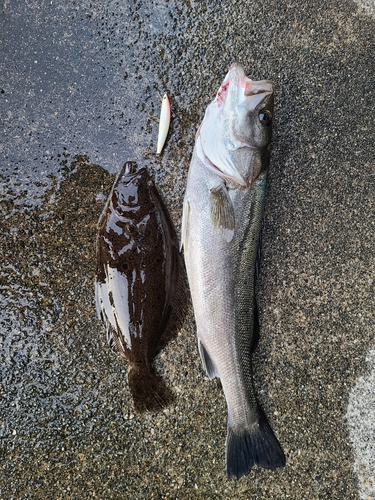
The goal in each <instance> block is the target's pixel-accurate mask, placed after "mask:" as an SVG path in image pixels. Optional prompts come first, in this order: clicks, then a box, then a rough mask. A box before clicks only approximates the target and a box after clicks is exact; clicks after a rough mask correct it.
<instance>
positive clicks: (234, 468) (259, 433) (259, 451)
mask: <svg viewBox="0 0 375 500" xmlns="http://www.w3.org/2000/svg"><path fill="white" fill-rule="evenodd" d="M257 412H258V416H259V421H258V424H257V425H256V427H255V429H254V428H251V429H249V428H247V429H244V430H242V431H241V432H238V433H237V432H235V431H234V430H233V429H232V428H230V427H229V425H228V434H227V443H226V447H227V460H226V473H227V476H228V477H236V478H237V479H239V478H240V477H241V476H244V475H246V474H248V473H249V472H250V470H251V468H252V467H253V466H254V465H258V466H259V467H263V468H265V469H277V468H278V467H282V466H284V465H285V455H284V452H283V450H282V449H281V446H280V444H279V442H278V440H277V438H276V436H275V434H274V433H273V430H272V429H271V427H270V425H269V423H268V422H267V418H266V416H265V414H264V412H263V410H262V409H261V408H260V407H259V406H258V410H257Z"/></svg>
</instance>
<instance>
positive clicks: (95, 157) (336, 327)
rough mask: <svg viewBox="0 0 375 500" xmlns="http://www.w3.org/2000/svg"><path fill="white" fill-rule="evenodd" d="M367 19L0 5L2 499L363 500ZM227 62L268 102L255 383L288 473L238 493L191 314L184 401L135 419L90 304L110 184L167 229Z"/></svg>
mask: <svg viewBox="0 0 375 500" xmlns="http://www.w3.org/2000/svg"><path fill="white" fill-rule="evenodd" d="M366 5H367V10H362V9H361V7H359V6H358V5H357V4H355V3H354V2H351V1H349V0H347V1H344V2H343V1H338V0H336V1H335V0H327V1H326V2H320V1H318V0H307V1H303V2H292V3H284V2H280V1H270V2H264V1H263V0H255V1H252V2H250V1H248V0H245V1H242V2H235V1H234V0H228V1H226V2H217V1H213V0H205V1H200V2H198V1H194V2H193V1H189V0H169V1H167V0H158V1H156V0H140V1H138V2H137V1H134V2H130V3H129V2H126V1H109V0H106V1H102V2H90V1H88V0H81V1H80V2H77V1H75V0H66V1H64V2H54V1H50V0H49V1H46V0H44V1H43V0H27V1H25V0H22V1H21V0H19V1H17V0H12V1H9V0H2V1H0V49H1V54H0V92H1V93H0V103H1V104H0V106H1V131H2V134H1V146H0V152H1V170H0V194H1V219H0V220H1V222H0V227H1V232H0V245H1V252H2V266H1V270H0V279H1V309H0V335H1V337H0V338H1V352H0V359H1V370H2V375H1V386H0V391H1V392H0V401H1V403H0V404H1V406H0V418H1V420H0V452H1V473H0V498H1V499H2V500H11V499H17V500H18V499H77V500H80V499H88V498H98V499H99V498H100V499H103V500H104V499H127V498H137V499H143V498H144V499H153V498H155V499H162V498H163V499H164V498H176V499H193V498H194V499H210V498H211V499H215V500H216V499H240V498H241V499H254V500H255V499H257V500H258V499H309V500H310V499H327V500H328V499H329V500H332V499H358V498H364V499H373V498H375V486H374V477H375V471H374V468H375V466H374V462H375V450H374V431H373V429H374V425H375V402H374V389H373V385H374V380H375V374H374V373H373V371H371V370H374V369H375V368H374V367H375V363H374V351H372V352H371V353H370V354H368V353H369V352H370V351H371V349H373V348H374V338H373V332H374V330H375V319H374V318H375V316H374V313H373V310H374V279H375V261H374V247H375V236H374V229H375V227H374V224H375V222H374V221H375V202H374V195H375V168H374V151H375V145H374V144H375V140H374V113H373V109H374V108H375V95H374V88H375V84H374V53H375V52H374V49H375V41H374V34H375V19H374V18H373V17H371V13H373V12H374V9H373V7H372V6H371V2H368V1H367V4H366ZM368 6H370V8H369V7H368ZM234 60H237V61H239V62H241V63H242V64H243V65H244V67H245V69H246V71H247V73H248V75H249V76H250V77H252V78H254V79H259V78H271V79H273V80H274V82H275V89H276V95H275V106H276V108H275V110H276V113H275V114H276V118H275V128H274V140H273V156H272V162H271V169H270V175H269V183H268V191H267V200H266V211H265V217H264V231H263V251H262V267H261V277H260V282H259V301H260V312H261V340H260V344H259V347H258V350H257V352H256V355H255V370H256V372H255V380H256V386H257V390H258V394H259V399H260V400H261V402H262V404H263V406H264V408H265V411H266V413H267V415H268V416H269V420H270V422H271V424H272V426H273V428H274V430H275V433H276V434H277V436H278V438H279V440H280V442H281V444H282V446H283V448H284V450H285V453H286V457H287V466H286V467H285V468H284V469H282V470H277V471H265V470H260V469H254V470H253V471H252V472H251V473H250V475H249V476H248V477H245V478H242V479H241V480H240V481H235V480H231V481H228V480H227V479H226V477H225V474H224V442H225V434H226V406H225V401H224V396H223V394H222V391H221V389H220V384H219V383H218V382H208V381H207V380H206V379H205V377H204V375H203V372H202V369H201V365H200V360H199V358H198V353H197V349H196V341H195V326H194V320H193V314H192V310H191V307H190V308H189V311H188V316H187V318H186V321H185V323H184V325H183V327H182V329H181V331H180V333H179V335H178V337H177V338H176V339H175V340H174V341H172V342H171V343H170V344H169V345H168V347H167V348H166V349H165V350H164V351H163V352H162V353H161V355H160V356H159V358H158V360H157V366H158V370H159V371H160V372H161V373H163V375H164V378H165V380H166V381H167V383H168V384H169V386H170V387H171V388H172V390H173V392H174V394H175V396H176V398H175V403H174V404H173V405H171V406H170V407H169V408H168V409H166V410H165V411H163V412H161V413H155V414H146V415H144V416H141V417H140V416H137V415H135V414H134V412H133V408H132V402H131V398H130V394H129V390H128V387H127V381H126V374H127V366H126V364H125V363H124V362H123V361H122V360H121V359H120V358H119V357H117V356H116V354H115V353H113V352H111V351H110V349H109V348H108V347H107V345H106V342H105V334H104V329H103V327H102V325H101V324H100V323H99V322H98V321H97V319H96V313H95V307H94V299H93V296H94V294H93V280H94V269H95V235H96V222H97V219H98V217H99V214H100V212H101V210H102V208H103V204H104V201H103V198H104V197H105V196H107V194H108V192H109V189H110V187H111V184H112V182H113V179H114V176H113V174H114V173H115V172H116V171H117V170H118V169H119V168H120V166H121V165H122V163H123V162H124V161H125V160H129V159H132V160H137V161H138V162H139V164H144V165H146V166H147V167H148V168H149V169H150V170H151V171H152V172H154V174H155V178H156V182H157V185H158V187H159V189H160V191H161V193H162V194H163V196H164V198H165V200H166V203H167V205H168V207H169V208H170V210H171V214H172V217H173V220H174V222H175V224H176V227H177V228H178V229H179V227H180V219H181V210H182V197H183V193H184V188H185V182H186V175H187V171H188V166H189V159H190V156H191V153H192V148H193V145H194V134H195V131H196V129H197V126H198V125H199V122H200V120H201V119H202V116H203V113H204V110H205V107H206V106H207V104H208V103H209V102H210V101H211V100H212V99H213V97H214V95H215V93H216V91H217V89H218V87H219V85H220V83H221V80H222V79H223V77H224V75H225V74H226V72H227V69H228V67H229V65H230V64H231V63H232V62H233V61H234ZM164 91H167V92H168V93H169V95H170V98H171V104H172V109H173V120H172V124H171V132H170V135H169V137H168V141H167V145H166V149H165V151H164V153H163V155H162V156H161V157H156V156H155V155H153V154H151V155H150V154H148V151H147V148H150V149H151V151H154V150H155V147H156V139H157V124H156V123H155V122H154V121H153V120H152V119H150V118H149V115H150V114H151V115H157V114H158V113H159V109H160V103H159V100H158V94H162V93H163V92H164ZM103 194H104V196H103ZM98 195H99V196H98ZM366 357H367V359H368V361H369V364H368V365H367V363H366ZM349 403H350V404H349Z"/></svg>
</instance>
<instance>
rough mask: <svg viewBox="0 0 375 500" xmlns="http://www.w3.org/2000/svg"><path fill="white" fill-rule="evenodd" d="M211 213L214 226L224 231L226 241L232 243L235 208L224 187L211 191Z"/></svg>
mask: <svg viewBox="0 0 375 500" xmlns="http://www.w3.org/2000/svg"><path fill="white" fill-rule="evenodd" d="M210 213H211V221H212V223H213V225H214V226H215V227H217V228H220V229H222V230H223V231H224V236H225V239H226V240H227V241H228V242H230V241H231V240H232V238H233V235H234V225H235V217H234V208H233V204H232V201H231V199H230V198H229V194H228V191H227V190H226V188H225V186H224V185H220V186H218V187H215V188H212V189H211V190H210Z"/></svg>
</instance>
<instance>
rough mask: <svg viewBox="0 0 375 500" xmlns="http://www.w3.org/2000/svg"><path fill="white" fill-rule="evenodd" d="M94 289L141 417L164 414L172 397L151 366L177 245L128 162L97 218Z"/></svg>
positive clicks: (149, 187) (166, 314)
mask: <svg viewBox="0 0 375 500" xmlns="http://www.w3.org/2000/svg"><path fill="white" fill-rule="evenodd" d="M98 229H99V233H98V241H97V274H96V283H95V292H96V304H97V311H98V315H99V318H100V319H101V320H102V321H103V323H104V324H105V325H106V328H107V339H108V342H109V344H110V345H112V346H115V347H116V348H117V350H118V351H119V352H120V354H121V355H122V356H124V357H125V358H126V359H127V360H128V361H129V363H130V368H129V374H128V379H129V386H130V391H131V393H132V396H133V400H134V406H135V409H136V410H137V411H139V412H141V411H145V410H156V409H158V408H162V407H163V406H165V405H166V404H167V403H168V402H170V401H171V400H172V393H171V392H170V390H169V389H168V388H167V387H166V386H165V385H164V383H163V381H162V379H161V378H160V377H159V376H158V375H157V374H156V373H155V371H154V368H153V366H152V361H153V359H154V357H155V356H156V354H157V353H158V352H159V350H160V349H161V347H162V344H163V343H164V340H165V339H164V337H165V335H166V327H167V325H168V320H169V319H170V316H171V313H172V310H173V307H174V303H175V297H176V293H177V288H178V282H179V267H180V264H179V262H180V261H179V259H180V257H179V252H178V240H177V236H176V233H175V230H174V228H173V225H172V222H171V220H170V217H169V214H168V212H167V209H166V208H165V206H164V204H163V202H162V200H161V198H160V195H159V193H158V192H157V190H156V187H155V185H154V183H153V181H152V179H151V178H150V176H149V174H148V172H147V170H146V169H145V168H141V169H139V170H136V165H135V163H132V162H127V163H125V165H124V166H123V168H122V170H121V172H120V174H119V175H118V177H117V179H116V181H115V183H114V185H113V188H112V191H111V193H110V195H109V198H108V201H107V203H106V206H105V207H104V210H103V213H102V215H101V217H100V219H99V224H98Z"/></svg>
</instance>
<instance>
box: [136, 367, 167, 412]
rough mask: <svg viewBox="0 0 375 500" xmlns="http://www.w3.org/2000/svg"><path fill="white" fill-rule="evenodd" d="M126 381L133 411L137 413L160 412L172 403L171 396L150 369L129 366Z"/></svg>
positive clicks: (161, 381)
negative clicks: (132, 402) (132, 403)
mask: <svg viewBox="0 0 375 500" xmlns="http://www.w3.org/2000/svg"><path fill="white" fill-rule="evenodd" d="M128 380H129V387H130V392H131V395H132V397H133V401H134V409H135V411H136V412H138V413H142V412H144V411H156V410H160V409H161V408H164V406H167V405H168V404H169V403H170V402H171V401H173V394H172V393H171V391H170V390H169V389H168V387H167V386H166V385H165V384H164V382H163V380H162V379H161V377H159V375H157V374H156V373H155V371H154V370H153V368H152V367H151V368H149V367H147V368H146V367H145V368H140V367H138V366H137V365H133V366H131V367H130V370H129V375H128Z"/></svg>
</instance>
